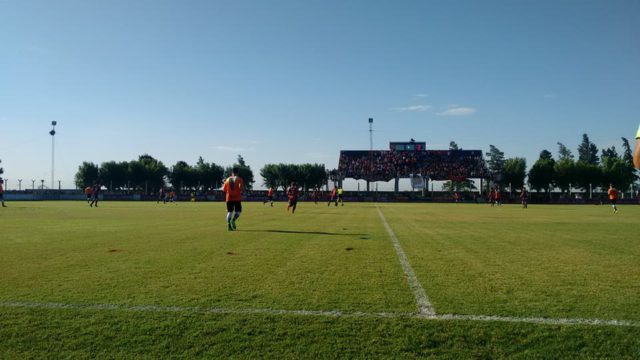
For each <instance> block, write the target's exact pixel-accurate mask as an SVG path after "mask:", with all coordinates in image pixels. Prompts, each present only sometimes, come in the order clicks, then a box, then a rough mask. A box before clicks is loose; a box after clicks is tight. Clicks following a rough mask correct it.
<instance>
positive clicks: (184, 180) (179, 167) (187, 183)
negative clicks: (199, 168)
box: [169, 161, 196, 191]
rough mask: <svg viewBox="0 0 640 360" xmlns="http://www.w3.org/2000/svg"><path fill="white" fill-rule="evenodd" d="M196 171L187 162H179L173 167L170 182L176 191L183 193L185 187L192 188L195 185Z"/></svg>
mask: <svg viewBox="0 0 640 360" xmlns="http://www.w3.org/2000/svg"><path fill="white" fill-rule="evenodd" d="M195 175H196V174H195V171H193V168H192V167H191V166H190V165H189V164H187V162H186V161H178V162H177V163H176V164H175V165H173V166H172V167H171V171H170V172H169V181H170V182H171V185H172V186H173V188H174V189H177V190H178V191H181V190H182V188H183V187H186V188H191V187H193V186H194V185H195V184H194V182H195V177H196V176H195Z"/></svg>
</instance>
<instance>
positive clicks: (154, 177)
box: [138, 154, 169, 191]
mask: <svg viewBox="0 0 640 360" xmlns="http://www.w3.org/2000/svg"><path fill="white" fill-rule="evenodd" d="M138 162H139V163H140V164H141V165H142V169H143V174H144V182H143V184H140V185H141V188H142V189H144V190H145V191H148V190H149V189H158V188H160V187H161V186H164V179H165V177H166V176H167V174H168V172H169V170H168V169H167V167H166V166H164V164H163V163H162V161H160V160H156V159H155V158H153V157H152V156H151V155H147V154H144V155H140V156H139V157H138ZM143 186H144V187H143Z"/></svg>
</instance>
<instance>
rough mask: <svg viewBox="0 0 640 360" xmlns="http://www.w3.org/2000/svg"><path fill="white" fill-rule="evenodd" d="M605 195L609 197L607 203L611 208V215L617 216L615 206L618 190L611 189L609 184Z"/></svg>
mask: <svg viewBox="0 0 640 360" xmlns="http://www.w3.org/2000/svg"><path fill="white" fill-rule="evenodd" d="M607 194H608V195H609V203H610V204H611V207H612V208H613V213H614V214H617V213H618V207H617V206H616V203H617V202H618V190H616V188H614V187H613V184H609V191H607Z"/></svg>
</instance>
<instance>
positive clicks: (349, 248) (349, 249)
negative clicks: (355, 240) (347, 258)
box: [345, 247, 354, 251]
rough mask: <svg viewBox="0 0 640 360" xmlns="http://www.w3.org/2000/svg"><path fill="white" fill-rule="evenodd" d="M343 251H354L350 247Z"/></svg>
mask: <svg viewBox="0 0 640 360" xmlns="http://www.w3.org/2000/svg"><path fill="white" fill-rule="evenodd" d="M345 250H347V251H351V250H354V249H353V248H352V247H348V248H346V249H345Z"/></svg>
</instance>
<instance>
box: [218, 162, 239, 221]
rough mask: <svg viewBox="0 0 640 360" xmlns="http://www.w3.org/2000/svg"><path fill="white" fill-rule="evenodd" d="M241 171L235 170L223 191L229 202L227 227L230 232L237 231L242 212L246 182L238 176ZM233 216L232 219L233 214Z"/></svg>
mask: <svg viewBox="0 0 640 360" xmlns="http://www.w3.org/2000/svg"><path fill="white" fill-rule="evenodd" d="M238 172H240V169H238V168H233V170H231V176H229V177H228V178H227V180H225V181H224V185H223V186H222V191H224V192H225V193H226V197H225V200H226V202H227V225H228V229H229V230H230V231H233V230H235V229H236V221H237V220H238V218H239V217H240V213H241V212H242V192H243V191H244V180H242V178H241V177H240V176H238ZM233 212H235V213H234V214H233V217H232V213H233Z"/></svg>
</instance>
